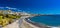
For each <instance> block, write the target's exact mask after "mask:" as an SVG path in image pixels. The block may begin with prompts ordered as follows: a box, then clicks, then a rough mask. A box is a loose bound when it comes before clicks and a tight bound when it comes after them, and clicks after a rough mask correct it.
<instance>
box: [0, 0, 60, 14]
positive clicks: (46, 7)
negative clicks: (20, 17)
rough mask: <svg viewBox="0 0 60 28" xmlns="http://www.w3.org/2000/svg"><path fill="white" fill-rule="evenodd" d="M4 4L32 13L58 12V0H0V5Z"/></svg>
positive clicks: (59, 7) (59, 0)
mask: <svg viewBox="0 0 60 28" xmlns="http://www.w3.org/2000/svg"><path fill="white" fill-rule="evenodd" d="M6 6H8V7H13V8H21V10H23V11H26V12H29V13H34V14H60V0H0V7H6Z"/></svg>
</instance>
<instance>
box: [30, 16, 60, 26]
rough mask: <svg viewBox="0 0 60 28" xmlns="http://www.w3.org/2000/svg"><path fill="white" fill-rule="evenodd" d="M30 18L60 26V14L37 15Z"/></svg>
mask: <svg viewBox="0 0 60 28" xmlns="http://www.w3.org/2000/svg"><path fill="white" fill-rule="evenodd" d="M30 20H31V21H33V22H36V23H43V24H46V25H48V26H59V25H60V15H43V16H35V17H32V18H30Z"/></svg>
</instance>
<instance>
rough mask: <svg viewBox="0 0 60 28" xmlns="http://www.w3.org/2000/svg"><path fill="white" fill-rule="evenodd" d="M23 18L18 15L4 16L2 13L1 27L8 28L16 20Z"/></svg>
mask: <svg viewBox="0 0 60 28" xmlns="http://www.w3.org/2000/svg"><path fill="white" fill-rule="evenodd" d="M20 17H21V16H20V15H16V14H3V13H0V25H1V26H6V25H7V24H11V23H12V22H14V19H16V20H17V19H19V18H20Z"/></svg>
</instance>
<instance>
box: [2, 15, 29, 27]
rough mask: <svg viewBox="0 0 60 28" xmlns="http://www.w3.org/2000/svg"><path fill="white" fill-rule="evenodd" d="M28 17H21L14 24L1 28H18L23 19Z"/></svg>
mask: <svg viewBox="0 0 60 28" xmlns="http://www.w3.org/2000/svg"><path fill="white" fill-rule="evenodd" d="M27 17H29V16H22V17H21V18H20V19H19V20H16V21H15V22H13V23H12V24H9V25H7V26H5V27H3V28H20V26H21V24H22V22H23V19H25V18H27Z"/></svg>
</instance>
